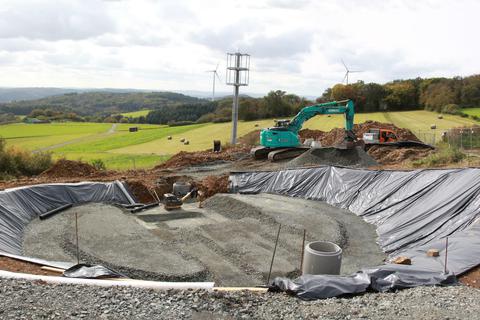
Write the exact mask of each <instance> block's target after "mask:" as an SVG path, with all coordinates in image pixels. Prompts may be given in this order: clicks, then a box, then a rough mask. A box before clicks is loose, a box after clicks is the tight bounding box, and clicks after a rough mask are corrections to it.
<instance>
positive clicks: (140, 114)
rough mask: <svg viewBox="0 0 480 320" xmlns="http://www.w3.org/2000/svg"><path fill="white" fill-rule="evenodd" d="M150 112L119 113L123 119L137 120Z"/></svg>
mask: <svg viewBox="0 0 480 320" xmlns="http://www.w3.org/2000/svg"><path fill="white" fill-rule="evenodd" d="M150 111H151V110H140V111H133V112H125V113H120V114H121V115H122V116H124V117H128V118H139V117H142V116H144V117H146V116H147V114H148V113H149V112H150Z"/></svg>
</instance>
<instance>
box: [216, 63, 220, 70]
mask: <svg viewBox="0 0 480 320" xmlns="http://www.w3.org/2000/svg"><path fill="white" fill-rule="evenodd" d="M219 65H220V61H218V63H217V67H216V68H215V72H217V70H218V66H219Z"/></svg>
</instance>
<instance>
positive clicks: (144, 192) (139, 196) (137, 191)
mask: <svg viewBox="0 0 480 320" xmlns="http://www.w3.org/2000/svg"><path fill="white" fill-rule="evenodd" d="M126 183H127V186H128V190H129V191H130V193H132V194H133V196H134V197H135V200H137V202H140V203H152V202H155V201H156V200H155V198H154V197H153V195H152V193H151V192H150V190H149V188H148V187H147V186H146V185H145V184H144V183H143V182H142V181H138V180H137V181H136V180H129V181H126Z"/></svg>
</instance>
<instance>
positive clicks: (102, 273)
mask: <svg viewBox="0 0 480 320" xmlns="http://www.w3.org/2000/svg"><path fill="white" fill-rule="evenodd" d="M63 276H64V277H67V278H83V279H98V278H106V277H108V278H127V277H126V276H124V275H123V274H121V273H119V272H117V271H115V270H112V269H110V268H107V267H104V266H101V265H94V266H91V265H89V264H83V263H81V264H77V265H74V266H72V267H70V268H68V269H67V270H65V271H64V272H63Z"/></svg>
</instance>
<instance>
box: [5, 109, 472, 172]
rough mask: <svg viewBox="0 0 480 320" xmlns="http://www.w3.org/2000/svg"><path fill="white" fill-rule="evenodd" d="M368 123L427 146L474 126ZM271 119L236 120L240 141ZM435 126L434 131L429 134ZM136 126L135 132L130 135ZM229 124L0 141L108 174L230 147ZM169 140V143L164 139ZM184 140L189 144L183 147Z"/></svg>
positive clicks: (45, 128)
mask: <svg viewBox="0 0 480 320" xmlns="http://www.w3.org/2000/svg"><path fill="white" fill-rule="evenodd" d="M367 120H373V121H378V122H384V123H385V122H388V123H393V124H395V125H397V126H398V127H402V128H407V129H410V130H412V131H413V132H414V133H415V134H416V135H417V136H418V137H419V138H420V139H422V140H424V141H425V142H427V143H431V142H433V141H432V139H435V138H436V139H438V138H439V136H440V134H441V132H442V131H443V130H446V129H450V128H454V127H462V126H472V125H475V124H477V123H478V122H477V121H475V120H473V119H470V118H462V117H460V116H455V115H444V116H443V118H442V119H438V114H437V113H435V112H430V111H424V110H421V111H405V112H375V113H360V114H357V115H356V117H355V123H362V122H365V121H367ZM343 122H344V120H343V117H342V115H332V116H330V117H328V116H318V117H314V118H312V119H310V120H309V121H308V122H307V123H305V126H304V128H308V129H315V130H323V131H329V130H331V129H333V128H341V127H343ZM272 124H273V119H266V120H255V121H240V123H239V131H238V133H239V136H242V135H245V134H247V133H249V132H252V131H254V130H259V129H261V128H264V127H268V126H271V125H272ZM431 124H436V126H437V130H436V131H434V130H431V129H430V126H431ZM131 126H136V127H138V128H139V131H138V132H134V133H130V132H129V130H128V129H129V127H131ZM230 132H231V124H230V123H203V124H194V125H188V126H175V127H169V126H165V125H148V124H109V123H49V124H23V123H22V124H9V125H3V126H0V136H2V137H3V138H5V139H6V141H7V145H9V146H17V147H20V148H23V149H27V150H42V151H51V152H53V155H54V157H56V158H61V157H66V158H67V159H72V160H78V159H82V160H84V161H91V160H93V159H102V160H103V161H104V162H105V164H106V166H107V168H109V169H131V168H134V167H136V168H140V167H143V168H148V167H153V166H155V165H156V164H158V163H160V162H162V161H165V160H166V159H168V158H170V157H171V156H172V155H173V154H175V153H177V152H179V151H198V150H205V149H209V148H211V147H212V141H213V140H221V141H222V144H223V145H225V144H226V143H228V142H229V139H230ZM168 136H172V139H171V140H170V139H168ZM182 138H185V139H186V140H188V141H189V144H188V145H186V144H183V143H182V142H181V141H180V139H182Z"/></svg>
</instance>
